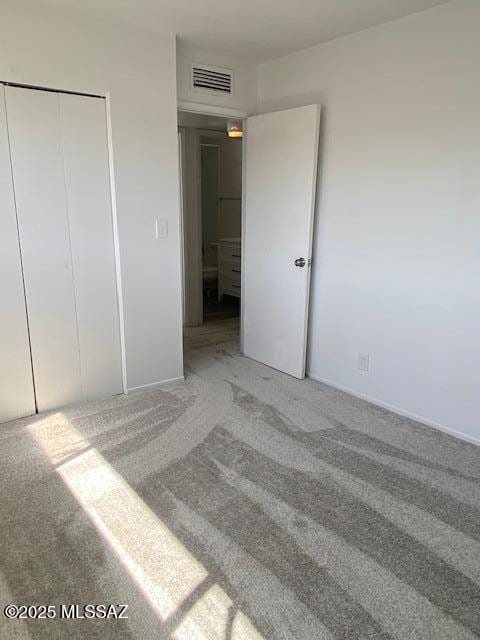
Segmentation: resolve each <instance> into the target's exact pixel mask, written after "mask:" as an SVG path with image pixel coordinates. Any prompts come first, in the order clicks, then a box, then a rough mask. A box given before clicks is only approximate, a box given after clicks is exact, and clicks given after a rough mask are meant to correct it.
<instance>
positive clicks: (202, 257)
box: [178, 111, 242, 351]
mask: <svg viewBox="0 0 480 640" xmlns="http://www.w3.org/2000/svg"><path fill="white" fill-rule="evenodd" d="M178 123H179V148H180V167H181V192H182V198H181V200H182V226H183V272H184V289H183V311H184V313H183V324H184V350H185V351H189V350H192V349H195V348H198V347H201V346H207V345H214V344H220V343H224V342H230V341H233V342H235V343H236V344H237V345H238V340H239V333H240V306H241V255H242V242H241V237H242V140H241V138H239V137H229V135H228V134H227V128H228V124H229V119H228V118H225V117H220V116H207V115H202V114H194V113H189V112H182V111H179V113H178Z"/></svg>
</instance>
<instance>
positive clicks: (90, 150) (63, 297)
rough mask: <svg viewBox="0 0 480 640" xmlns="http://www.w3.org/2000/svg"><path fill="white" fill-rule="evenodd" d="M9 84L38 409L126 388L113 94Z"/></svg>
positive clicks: (13, 161) (19, 234) (17, 201)
mask: <svg viewBox="0 0 480 640" xmlns="http://www.w3.org/2000/svg"><path fill="white" fill-rule="evenodd" d="M5 93H6V106H7V120H8V125H9V136H10V147H11V161H12V172H13V178H14V188H15V196H16V204H17V216H18V238H19V241H20V246H21V253H22V260H23V273H24V280H25V298H26V306H27V315H28V322H29V328H30V343H31V354H32V358H31V359H32V365H33V376H34V385H35V394H36V401H37V406H38V410H39V411H44V410H48V409H56V408H59V407H62V406H64V405H68V404H71V403H74V402H79V401H81V400H90V399H93V398H97V397H103V396H108V395H112V394H116V393H121V392H122V391H123V385H122V367H121V348H120V328H119V309H118V300H117V287H116V271H115V253H114V240H113V228H112V212H111V198H110V176H109V167H108V151H107V149H108V146H107V134H106V114H105V102H104V100H103V99H99V98H90V97H84V96H77V95H66V94H61V93H56V92H47V91H39V90H31V89H24V88H18V87H7V88H6V90H5ZM17 242H18V240H17Z"/></svg>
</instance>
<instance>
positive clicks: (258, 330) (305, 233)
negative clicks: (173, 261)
mask: <svg viewBox="0 0 480 640" xmlns="http://www.w3.org/2000/svg"><path fill="white" fill-rule="evenodd" d="M319 124H320V105H308V106H306V107H299V108H296V109H288V110H285V111H276V112H274V113H266V114H263V115H258V116H253V117H251V118H248V119H247V131H246V133H247V135H246V151H245V159H246V166H245V171H246V175H245V186H244V190H245V193H244V198H245V205H244V237H243V249H242V254H243V256H242V262H243V283H242V284H243V286H242V297H243V352H244V354H245V355H246V356H248V357H249V358H253V359H254V360H258V361H259V362H263V363H264V364H267V365H269V366H270V367H273V368H274V369H278V370H279V371H283V372H285V373H288V374H290V375H292V376H295V377H296V378H304V377H305V359H306V348H307V328H308V302H309V288H310V263H311V251H312V235H313V215H314V205H315V188H316V178H317V157H318V132H319Z"/></svg>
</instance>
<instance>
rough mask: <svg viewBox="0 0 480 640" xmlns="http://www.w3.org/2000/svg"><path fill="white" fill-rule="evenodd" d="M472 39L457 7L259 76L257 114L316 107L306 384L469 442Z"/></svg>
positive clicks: (475, 347) (476, 368)
mask: <svg viewBox="0 0 480 640" xmlns="http://www.w3.org/2000/svg"><path fill="white" fill-rule="evenodd" d="M479 26H480V2H478V0H458V1H457V0H455V1H454V2H451V3H448V4H445V5H442V6H439V7H437V8H434V9H431V10H428V11H425V12H422V13H418V14H415V15H412V16H409V17H407V18H403V19H400V20H396V21H393V22H389V23H387V24H385V25H382V26H380V27H376V28H373V29H369V30H366V31H363V32H361V33H358V34H355V35H351V36H347V37H344V38H340V39H338V40H335V41H332V42H330V43H327V44H324V45H320V46H317V47H314V48H311V49H308V50H305V51H302V52H299V53H296V54H293V55H289V56H286V57H284V58H281V59H278V60H275V61H273V62H269V63H266V64H264V65H262V66H260V68H259V78H258V97H259V106H260V110H261V111H266V110H270V109H276V108H285V107H289V106H294V105H300V104H307V103H310V102H320V103H322V104H323V105H324V109H323V112H322V118H323V119H324V120H323V124H322V149H321V167H320V175H319V178H320V182H319V189H320V198H319V203H318V206H317V218H316V246H315V250H314V267H313V293H312V307H311V339H310V349H309V351H310V354H309V371H310V374H311V375H312V376H315V377H317V378H319V379H322V380H326V381H329V382H330V383H333V384H334V385H338V386H340V387H343V388H345V389H348V390H351V391H353V392H354V393H356V394H360V395H366V396H367V397H369V398H371V399H374V400H376V401H377V402H380V403H383V404H386V405H389V406H391V407H394V408H396V409H397V410H400V411H402V412H405V413H407V414H411V415H413V416H418V417H420V418H421V419H422V420H424V421H426V422H429V423H433V424H436V425H439V426H443V427H446V428H448V429H450V430H453V431H457V432H461V433H462V434H464V436H466V437H467V438H470V439H472V440H477V441H480V419H479V416H480V410H479V400H480V365H479V363H480V188H479V185H480V81H479V80H480V76H479V69H480V38H479ZM359 353H368V354H370V357H371V371H370V374H369V375H365V374H362V373H361V372H360V371H358V369H357V361H358V355H359Z"/></svg>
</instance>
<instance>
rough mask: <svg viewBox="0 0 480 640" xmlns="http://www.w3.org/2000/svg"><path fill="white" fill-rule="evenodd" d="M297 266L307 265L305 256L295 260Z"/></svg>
mask: <svg viewBox="0 0 480 640" xmlns="http://www.w3.org/2000/svg"><path fill="white" fill-rule="evenodd" d="M295 266H296V267H304V266H305V258H297V259H296V260H295Z"/></svg>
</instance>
